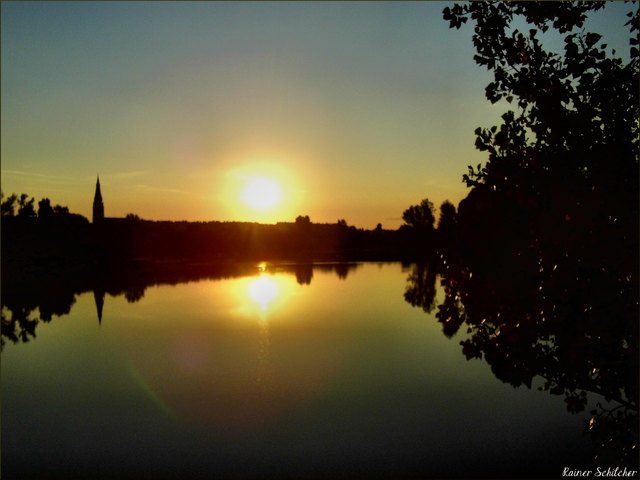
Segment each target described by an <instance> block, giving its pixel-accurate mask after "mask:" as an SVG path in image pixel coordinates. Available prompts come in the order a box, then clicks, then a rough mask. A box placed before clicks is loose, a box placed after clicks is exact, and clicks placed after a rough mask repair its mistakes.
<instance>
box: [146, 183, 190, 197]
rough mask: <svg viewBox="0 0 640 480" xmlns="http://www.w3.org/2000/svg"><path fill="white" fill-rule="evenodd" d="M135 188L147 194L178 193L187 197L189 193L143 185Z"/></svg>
mask: <svg viewBox="0 0 640 480" xmlns="http://www.w3.org/2000/svg"><path fill="white" fill-rule="evenodd" d="M135 187H136V188H138V189H140V190H144V191H147V192H164V193H178V194H180V195H189V194H190V193H191V192H185V191H184V190H178V189H175V188H161V187H153V186H151V185H144V184H141V183H138V184H136V185H135Z"/></svg>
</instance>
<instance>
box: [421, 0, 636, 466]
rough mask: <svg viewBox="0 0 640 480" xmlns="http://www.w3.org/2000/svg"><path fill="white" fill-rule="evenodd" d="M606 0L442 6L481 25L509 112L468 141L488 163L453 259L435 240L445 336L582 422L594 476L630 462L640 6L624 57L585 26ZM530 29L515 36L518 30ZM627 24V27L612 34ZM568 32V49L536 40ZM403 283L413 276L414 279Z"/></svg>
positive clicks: (480, 43)
mask: <svg viewBox="0 0 640 480" xmlns="http://www.w3.org/2000/svg"><path fill="white" fill-rule="evenodd" d="M604 6H605V5H604V3H603V2H579V3H569V2H496V3H493V2H471V3H464V4H460V5H456V6H454V7H453V8H446V9H445V10H444V18H445V20H447V21H449V23H450V26H451V27H454V28H460V27H461V26H462V25H463V24H465V23H467V22H469V21H470V22H471V23H474V24H475V29H474V32H475V33H474V36H473V43H474V46H475V48H476V51H477V54H476V56H475V57H474V58H475V61H476V62H477V63H478V64H479V65H482V66H484V67H486V68H487V69H489V70H490V71H492V72H493V74H494V80H493V81H492V82H491V83H490V84H489V85H488V86H487V88H486V96H487V99H488V100H489V101H491V102H492V103H496V102H498V101H500V100H505V101H506V102H507V103H508V104H510V105H513V106H515V110H508V111H507V112H506V113H505V114H504V115H503V116H502V120H503V123H502V124H501V125H498V126H493V127H490V128H478V129H477V130H476V135H477V138H476V147H477V148H478V149H479V150H481V151H486V152H487V153H488V161H487V162H486V164H484V165H478V166H477V167H475V168H474V167H472V166H469V171H468V173H467V174H465V175H464V176H463V180H464V181H465V182H466V183H467V185H468V186H469V187H470V188H471V191H470V192H469V194H468V196H467V197H466V198H465V199H464V200H463V201H462V202H460V204H459V207H458V213H457V215H456V217H455V232H456V233H455V241H454V244H455V248H448V249H447V248H445V247H446V245H440V248H439V251H440V252H441V257H440V260H441V262H440V267H439V268H440V271H441V281H442V285H443V287H444V290H445V299H444V301H443V303H442V305H439V306H438V312H437V314H436V317H437V319H438V321H439V322H440V323H442V325H443V331H444V333H445V334H446V335H447V336H449V337H450V336H453V335H454V334H455V333H456V332H457V331H458V330H459V329H460V328H461V327H462V325H466V327H467V328H466V333H467V336H466V338H464V339H463V340H462V341H461V345H462V353H463V354H464V355H465V356H466V358H467V359H472V358H484V359H485V360H486V362H487V363H488V364H489V365H491V368H492V371H493V372H494V374H495V375H496V376H497V377H498V378H499V379H501V380H502V381H504V382H507V383H509V384H511V385H513V386H514V387H517V386H521V385H526V386H528V387H531V385H532V381H533V380H534V378H535V377H541V378H542V379H544V383H543V386H542V387H541V389H542V390H545V391H548V392H549V393H550V394H552V395H560V396H562V397H564V401H565V404H566V407H567V410H568V411H569V412H580V411H583V410H584V409H585V407H586V405H587V404H588V397H589V395H590V393H591V394H596V395H598V396H599V397H598V396H597V397H596V398H602V404H606V402H608V401H611V402H612V404H611V405H612V406H611V405H608V406H607V405H604V406H603V405H600V406H599V407H598V408H597V409H595V410H594V411H592V412H591V413H592V415H593V417H592V419H591V420H590V422H589V423H588V425H587V426H586V432H587V433H589V434H590V435H591V436H592V438H593V439H594V442H595V445H596V448H597V457H596V459H595V462H596V464H597V465H601V466H605V467H610V466H621V467H622V466H626V467H636V470H637V465H638V457H637V448H638V377H639V372H638V250H639V246H638V213H639V212H638V176H639V170H638V134H639V132H638V125H639V123H638V118H639V114H640V110H639V106H638V85H639V75H638V73H639V69H638V50H637V36H636V34H637V30H638V10H637V4H634V5H633V8H634V11H633V12H630V14H629V22H628V23H627V24H626V27H627V28H628V29H629V32H630V42H629V43H630V55H629V58H630V60H629V61H627V62H625V61H623V60H622V59H621V58H619V57H616V56H615V52H614V51H609V49H608V48H607V45H606V44H603V43H602V38H601V36H600V35H599V34H597V33H594V32H587V31H585V30H584V28H583V27H584V24H585V20H586V18H587V14H588V13H589V12H590V11H594V10H599V9H601V8H604ZM516 19H519V20H524V21H525V22H526V23H528V24H529V25H530V26H531V28H530V29H529V30H528V31H526V32H520V31H518V30H517V29H514V28H513V24H514V20H516ZM621 27H622V25H621ZM552 29H553V30H556V32H557V33H559V34H561V35H563V36H564V51H563V52H551V51H548V50H547V49H546V47H545V41H544V39H543V38H542V35H541V34H543V33H544V32H546V31H548V30H552ZM409 280H410V282H411V280H412V279H411V278H410V279H409Z"/></svg>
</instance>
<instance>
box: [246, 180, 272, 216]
mask: <svg viewBox="0 0 640 480" xmlns="http://www.w3.org/2000/svg"><path fill="white" fill-rule="evenodd" d="M242 199H243V200H244V202H245V203H246V204H247V205H249V206H250V207H251V208H254V209H256V210H269V209H271V208H274V207H276V206H277V205H278V204H279V203H280V202H281V200H282V190H281V189H280V187H279V186H278V184H277V183H276V182H274V181H273V180H271V179H270V178H266V177H259V178H252V179H251V180H249V181H248V182H247V184H246V186H245V187H244V190H243V191H242Z"/></svg>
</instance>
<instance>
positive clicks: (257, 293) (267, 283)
mask: <svg viewBox="0 0 640 480" xmlns="http://www.w3.org/2000/svg"><path fill="white" fill-rule="evenodd" d="M277 295H278V286H277V285H276V284H275V282H274V281H273V280H271V279H270V278H269V277H266V276H261V277H260V278H258V279H257V280H254V281H253V282H251V284H250V285H249V296H250V297H251V298H252V299H253V300H254V301H255V302H256V303H258V305H260V307H261V309H262V310H263V311H265V310H266V309H267V307H268V305H269V304H270V303H271V302H272V301H273V299H274V298H276V296H277Z"/></svg>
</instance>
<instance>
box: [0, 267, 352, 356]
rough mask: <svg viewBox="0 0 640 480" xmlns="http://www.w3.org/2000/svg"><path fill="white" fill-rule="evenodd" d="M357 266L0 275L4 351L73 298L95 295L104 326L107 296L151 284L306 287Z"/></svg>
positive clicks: (134, 295) (134, 294) (133, 295)
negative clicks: (320, 276) (285, 279)
mask: <svg viewBox="0 0 640 480" xmlns="http://www.w3.org/2000/svg"><path fill="white" fill-rule="evenodd" d="M357 267H358V264H357V263H320V264H312V263H304V264H297V263H292V264H269V265H266V264H264V265H263V264H261V265H260V266H256V264H254V263H228V264H210V265H197V264H193V265H183V264H179V263H175V264H173V263H161V262H148V263H145V264H137V265H129V266H127V267H114V266H110V267H104V268H95V269H93V270H91V271H86V270H74V271H64V272H63V271H40V272H37V273H30V272H29V271H27V270H13V269H12V268H3V270H2V335H1V336H0V338H1V341H2V347H4V345H5V342H7V341H9V342H11V343H21V342H28V341H29V340H30V339H33V338H35V337H36V327H37V326H38V324H39V323H40V322H41V321H43V322H50V321H51V319H52V318H53V316H58V317H60V316H63V315H67V314H68V313H69V312H70V311H71V307H72V306H73V304H74V303H75V301H76V295H80V294H82V293H84V292H91V291H92V292H93V294H94V299H95V303H96V316H97V318H98V323H101V322H102V310H103V308H104V301H105V295H106V294H109V295H110V296H112V297H114V296H119V295H124V296H125V298H126V300H127V302H129V303H135V302H138V301H140V300H141V299H142V298H144V294H145V290H146V289H147V288H148V287H150V286H153V285H176V284H178V283H186V282H192V281H199V280H205V279H208V280H213V279H225V278H238V277H243V276H249V275H257V274H259V273H260V272H264V271H268V272H270V273H275V272H284V273H287V274H292V275H295V276H296V280H297V282H298V284H300V285H309V284H310V283H311V280H312V279H313V273H314V271H315V272H325V273H331V272H333V273H335V274H336V275H337V276H338V278H340V279H345V278H346V277H347V275H348V274H349V272H351V271H353V270H354V269H356V268H357Z"/></svg>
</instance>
